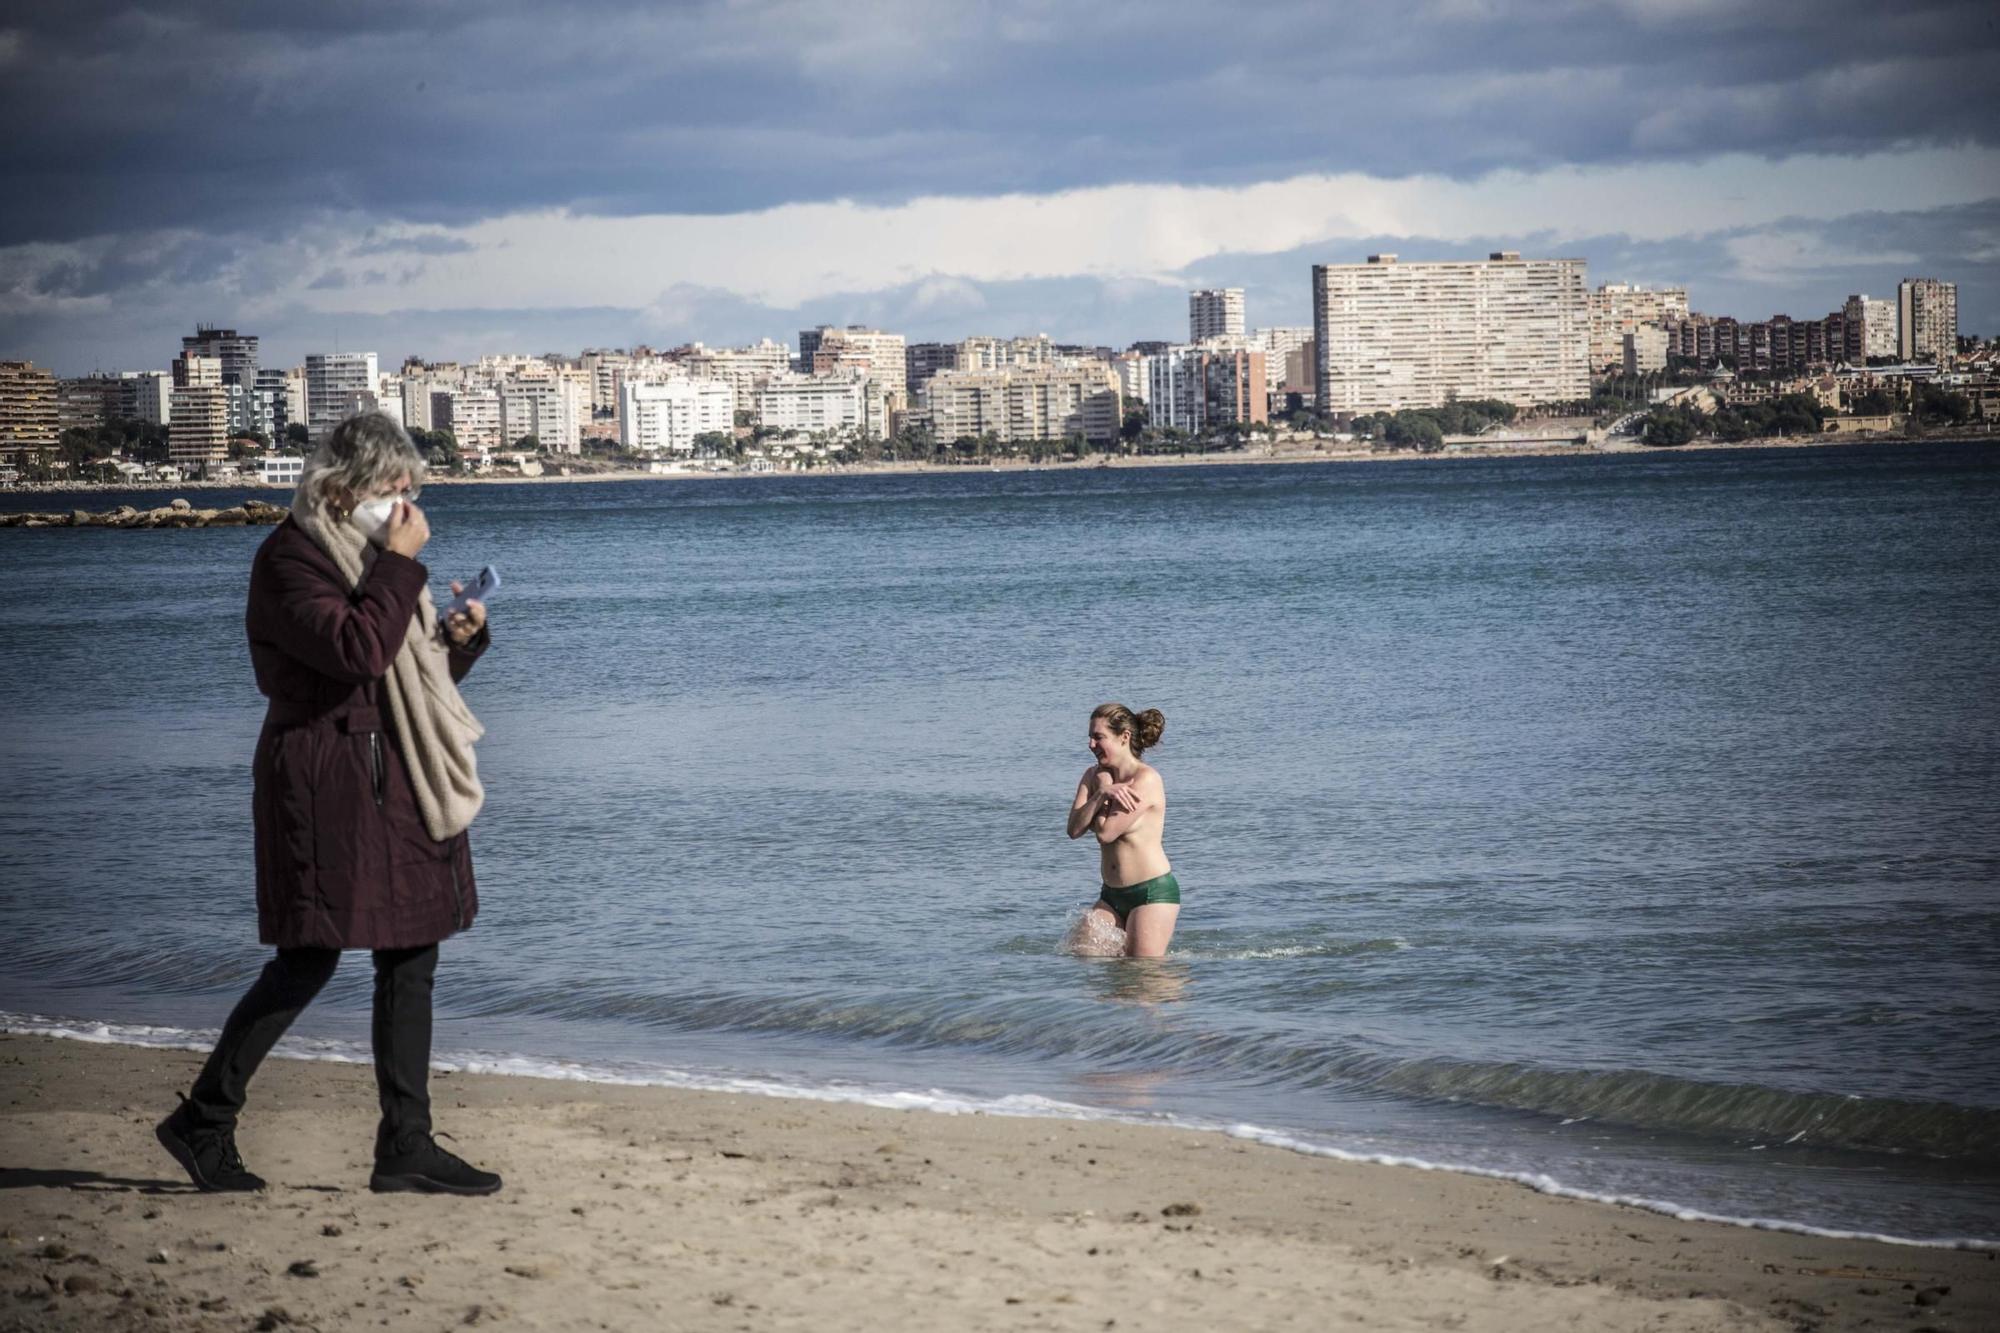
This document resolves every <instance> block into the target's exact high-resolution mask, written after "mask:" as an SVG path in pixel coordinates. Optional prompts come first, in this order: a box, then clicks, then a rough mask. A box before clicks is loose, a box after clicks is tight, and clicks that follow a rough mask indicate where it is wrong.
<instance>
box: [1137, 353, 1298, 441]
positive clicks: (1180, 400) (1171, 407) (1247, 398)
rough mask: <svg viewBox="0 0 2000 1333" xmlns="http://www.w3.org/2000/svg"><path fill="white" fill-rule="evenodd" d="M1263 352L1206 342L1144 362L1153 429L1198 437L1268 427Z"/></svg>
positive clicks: (1148, 414)
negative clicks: (1255, 425) (1226, 428)
mask: <svg viewBox="0 0 2000 1333" xmlns="http://www.w3.org/2000/svg"><path fill="white" fill-rule="evenodd" d="M1265 385H1266V377H1265V372H1264V352H1263V350H1262V349H1261V348H1257V347H1250V346H1230V345H1228V344H1227V343H1225V342H1221V341H1210V342H1208V343H1206V344H1203V345H1201V346H1198V347H1169V348H1168V349H1167V350H1165V351H1164V352H1161V353H1159V354H1157V355H1155V356H1149V357H1147V358H1146V413H1147V420H1148V421H1150V422H1151V423H1152V425H1153V426H1154V427H1155V428H1156V429H1160V430H1180V431H1186V432H1187V433H1188V434H1190V435H1200V434H1204V433H1206V432H1209V431H1214V430H1219V429H1221V428H1222V427H1224V426H1227V425H1230V424H1237V425H1249V424H1251V423H1253V422H1259V421H1269V420H1270V419H1271V412H1270V393H1269V391H1268V390H1267V388H1266V387H1265Z"/></svg>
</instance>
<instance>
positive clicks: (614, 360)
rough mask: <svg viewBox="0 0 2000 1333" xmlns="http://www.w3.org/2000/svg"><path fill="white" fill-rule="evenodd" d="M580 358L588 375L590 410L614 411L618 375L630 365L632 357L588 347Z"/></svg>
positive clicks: (616, 398) (615, 407)
mask: <svg viewBox="0 0 2000 1333" xmlns="http://www.w3.org/2000/svg"><path fill="white" fill-rule="evenodd" d="M581 360H582V362H583V369H584V371H585V373H587V374H588V375H589V376H590V407H591V411H592V412H616V411H617V410H618V376H619V373H620V372H621V371H624V370H626V369H627V368H629V367H630V366H631V364H632V358H631V357H630V356H629V355H627V354H626V353H624V352H609V351H604V350H601V349H590V350H586V351H585V352H584V354H583V356H582V358H581Z"/></svg>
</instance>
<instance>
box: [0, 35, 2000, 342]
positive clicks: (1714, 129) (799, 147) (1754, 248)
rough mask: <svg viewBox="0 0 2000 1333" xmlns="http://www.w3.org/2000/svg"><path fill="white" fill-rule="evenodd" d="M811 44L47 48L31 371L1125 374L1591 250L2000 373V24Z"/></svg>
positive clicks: (24, 335)
mask: <svg viewBox="0 0 2000 1333" xmlns="http://www.w3.org/2000/svg"><path fill="white" fill-rule="evenodd" d="M772 8H774V7H773V6H769V5H762V4H747V5H736V6H727V7H713V6H692V7H688V8H686V9H679V10H675V11H673V12H670V13H654V12H652V11H651V10H646V9H639V8H633V7H629V6H622V5H618V4H602V5H591V6H582V7H578V8H577V9H576V11H575V12H574V13H573V14H572V15H569V16H567V17H565V19H564V20H563V21H561V22H559V23H557V22H551V21H548V20H545V19H537V18H535V17H533V16H532V15H531V14H530V12H529V11H526V10H515V9H512V8H510V7H508V6H505V5H498V6H490V7H486V8H485V9H484V10H482V11H480V12H479V13H477V14H472V13H466V14H456V13H439V12H427V13H426V14H424V15H420V16H412V15H409V14H406V13H404V12H402V11H400V10H396V9H392V8H384V9H381V10H373V9H359V10H342V11H339V12H338V13H337V14H335V13H331V12H327V13H316V12H310V11H307V12H301V13H297V14H294V13H290V12H282V11H274V12H270V13H263V12H250V11H244V10H241V9H240V8H235V7H221V6H203V5H195V6H189V7H183V8H182V9H181V10H179V11H177V12H176V14H175V16H174V17H173V18H172V19H171V20H169V19H166V18H162V17H159V16H148V15H146V14H143V13H141V12H139V11H133V10H128V9H123V8H120V7H118V6H116V5H110V6H104V5H94V6H80V7H70V8H65V9H63V10H61V11H51V12H49V13H46V14H39V15H33V16H22V17H19V18H16V19H13V20H11V21H10V23H11V26H4V27H0V70H4V72H5V74H6V77H5V78H4V79H0V108H4V109H5V110H6V112H7V114H8V116H9V123H10V125H12V126H13V127H15V129H16V133H15V134H14V135H13V136H12V137H10V139H9V140H8V141H7V142H6V144H4V145H0V164H4V167H3V168H0V169H4V170H5V172H6V175H7V179H8V180H9V182H10V184H11V185H13V186H14V187H15V188H12V189H10V190H9V191H8V193H7V196H6V200H5V202H4V203H0V355H4V356H8V357H15V358H23V359H28V360H33V361H35V362H36V363H37V364H40V365H44V366H49V367H51V368H53V369H54V370H56V371H57V373H59V374H63V375H78V374H84V373H87V372H90V371H92V370H115V369H131V368H142V367H150V366H155V365H158V364H160V363H161V362H162V361H163V359H164V358H163V357H162V356H161V354H160V351H159V349H160V348H162V347H169V348H170V347H171V346H173V345H174V343H175V342H176V341H177V340H178V339H179V337H180V336H182V334H183V333H184V332H185V330H186V328H187V327H189V326H191V325H192V324H194V323H195V322H207V323H215V324H222V325H233V326H238V327H246V328H254V329H256V330H257V331H258V332H259V333H260V335H261V336H262V337H263V339H264V345H265V347H266V349H267V358H266V359H267V362H268V363H271V364H287V365H289V364H298V363H299V362H300V361H301V360H302V359H303V357H304V355H305V354H306V353H308V352H314V351H329V350H362V349H368V350H375V351H377V352H378V353H379V354H380V357H381V360H382V362H383V363H384V364H385V365H394V364H398V363H399V362H400V361H401V360H402V358H403V357H404V356H406V355H410V354H416V355H422V356H426V357H431V358H435V359H453V358H456V359H469V358H474V357H477V356H478V355H480V354H482V353H485V352H490V351H495V350H499V349H518V350H523V351H536V352H539V351H556V350H570V351H574V350H576V349H579V348H582V347H587V346H630V345H633V344H635V343H641V342H644V343H650V344H653V345H656V346H669V345H674V344H677V343H681V342H685V341H690V340H700V341H703V342H706V343H708V344H710V345H715V346H736V345H742V344H746V343H751V342H754V341H755V340H756V339H757V338H759V337H763V336H786V335H787V334H788V333H789V332H790V331H792V330H796V329H800V328H809V327H813V326H815V325H819V324H832V325H846V324H864V325H869V326H872V327H876V328H884V329H893V330H896V331H898V332H901V333H903V334H904V335H905V336H906V337H908V338H909V339H910V340H911V341H913V342H919V341H927V340H944V339H952V338H956V337H961V336H964V335H965V334H967V333H971V332H985V333H991V334H996V335H1000V336H1008V335H1010V334H1015V333H1024V332H1038V331H1039V332H1046V333H1048V334H1049V335H1051V336H1052V337H1053V338H1054V339H1055V340H1056V341H1058V342H1084V343H1102V344H1107V345H1113V346H1122V345H1125V344H1127V343H1130V342H1133V341H1137V340H1141V339H1149V338H1160V339H1167V338H1173V337H1176V336H1178V331H1179V330H1181V329H1184V328H1185V327H1186V321H1187V307H1186V300H1187V292H1188V291H1190V290H1193V289H1203V288H1242V289H1244V292H1245V305H1246V309H1247V318H1248V322H1249V323H1250V324H1251V325H1253V326H1271V325H1279V326H1297V325H1304V324H1308V323H1310V322H1311V288H1310V271H1311V268H1312V266H1313V265H1315V264H1342V263H1352V262H1357V261H1360V260H1361V259H1363V258H1364V257H1365V255H1367V254H1369V253H1374V252H1380V251H1389V252H1396V253H1399V254H1401V255H1402V256H1403V258H1404V259H1405V261H1408V262H1428V261H1441V260H1462V259H1465V258H1467V257H1471V256H1478V255H1482V254H1486V253H1488V252H1490V251H1499V250H1515V251H1519V252H1522V253H1524V254H1535V255H1551V254H1562V255H1577V256H1581V257H1583V258H1584V259H1585V260H1586V261H1587V263H1588V279H1589V282H1590V284H1591V285H1592V286H1596V285H1598V284H1601V283H1604V282H1626V283H1634V284H1641V285H1684V286H1686V287H1687V288H1688V289H1689V294H1690V300H1691V303H1692V304H1693V305H1694V306H1695V307H1697V308H1699V309H1702V310H1706V311H1711V312H1714V313H1718V314H1727V315H1731V316H1734V317H1736V318H1739V319H1746V320H1754V319H1764V318H1768V317H1769V316H1770V315H1771V314H1773V313H1778V312H1787V311H1789V312H1793V313H1798V314H1818V313H1821V312H1822V311H1823V310H1824V309H1825V308H1827V307H1828V305H1829V303H1837V302H1838V301H1839V300H1841V299H1842V298H1844V296H1845V295H1847V294H1849V293H1854V292H1868V293H1871V294H1880V293H1884V292H1889V293H1893V292H1894V290H1895V288H1896V285H1897V283H1898V282H1900V281H1901V280H1902V279H1904V278H1907V277H1911V276H1917V275H1932V274H1936V275H1942V276H1945V277H1948V278H1949V279H1951V280H1953V281H1955V282H1956V283H1957V284H1958V301H1959V306H1958V320H1959V327H1960V328H1961V329H1962V330H1963V331H1966V332H1969V333H1980V334H1989V335H1990V334H1992V333H1994V332H2000V246H1996V237H2000V147H1996V146H1995V144H1994V142H1993V137H1994V131H1993V130H1992V128H1991V126H1992V124H1993V123H1994V121H1993V117H1991V116H1990V115H1988V114H1986V112H1988V111H1990V109H1991V104H1992V100H1993V95H1992V93H1991V92H1990V91H1988V88H1989V81H1988V80H1986V79H1985V78H1984V75H1983V66H1984V64H1986V63H1988V62H1990V57H1991V54H1992V52H1993V51H1994V49H1995V48H1996V45H2000V34H1996V30H1995V27H1994V25H1993V23H1992V22H1991V20H1990V19H1988V18H1987V17H1986V15H1985V12H1984V10H1983V8H1980V7H1974V6H1970V5H1953V4H1938V5H1928V6H1919V7H1906V8H1903V9H1899V10H1898V11H1897V12H1895V13H1893V14H1888V13H1881V12H1877V11H1876V10H1874V9H1871V8H1869V7H1866V6H1859V5H1855V6H1838V5H1833V6H1828V5H1820V6H1811V7H1807V6H1802V5H1801V6H1789V5H1778V6H1765V7H1759V8H1758V9H1757V10H1756V11H1755V12H1751V11H1747V10H1744V9H1743V8H1742V7H1740V6H1737V7H1728V6H1723V5H1719V4H1709V3H1693V2H1682V3H1672V4H1658V5H1651V4H1638V3H1626V4H1604V5H1578V6H1568V7H1564V8H1563V10H1562V12H1561V14H1560V15H1556V14H1552V13H1550V12H1548V8H1547V7H1527V6H1514V5H1509V4H1504V3H1485V4H1480V5H1466V4H1462V3H1449V4H1437V5H1430V6H1419V7H1418V8H1416V9H1415V10H1413V11H1410V12H1408V13H1397V14H1393V15H1391V14H1386V13H1381V14H1378V13H1373V12H1370V11H1368V10H1366V9H1364V8H1354V7H1346V8H1343V7H1325V6H1293V5H1287V4H1282V3H1280V4H1274V5H1271V6H1264V7H1259V9H1258V10H1257V11H1256V12H1255V13H1253V14H1251V15H1247V16H1237V17H1234V18H1227V19H1225V18H1224V17H1223V16H1220V15H1215V14H1209V13H1206V12H1205V11H1199V10H1196V11H1191V12H1189V13H1187V14H1183V15H1176V14H1173V13H1169V12H1167V11H1168V10H1171V8H1172V7H1171V6H1167V7H1166V8H1165V9H1164V10H1163V9H1161V8H1159V7H1154V8H1151V9H1149V10H1148V11H1147V13H1146V18H1147V21H1146V22H1144V23H1135V22H1133V19H1134V18H1135V17H1136V16H1135V15H1132V14H1127V13H1122V12H1120V11H1118V8H1117V6H1115V5H1113V6H1104V7H1096V8H1093V9H1091V10H1078V11H1076V12H1074V13H1059V12H1057V11H1055V10H1053V9H1041V10H1036V9H1023V10H1021V11H1019V12H1009V13H1005V14H997V13H990V12H983V11H982V12H970V11H968V12H965V13H957V12H934V11H933V10H932V9H929V8H925V7H903V6H895V5H890V6H881V5H876V6H849V7H846V8H834V7H824V6H809V5H807V6H799V5H792V6H776V7H775V8H777V9H779V10H781V11H782V12H778V13H771V12H766V11H767V10H770V9H772ZM1169 33H1171V34H1173V36H1172V37H1171V38H1170V37H1169V36H1168V35H1167V34H1169ZM669 57H671V58H669ZM107 68H118V69H120V70H122V71H124V72H125V74H126V75H127V77H123V78H121V79H116V80H109V81H107V80H103V79H101V78H96V77H94V75H93V71H103V70H105V69H107ZM197 70H199V71H200V73H199V75H198V76H197V74H196V73H195V72H194V71H197ZM669 75H671V77H669ZM84 85H88V86H92V87H95V88H97V89H98V90H99V91H98V93H97V94H94V96H93V101H92V106H91V110H90V111H89V113H88V114H85V113H84V112H83V111H81V110H80V109H79V103H78V102H77V100H76V98H75V96H74V95H73V89H74V88H75V87H77V86H84ZM65 90H71V91H65ZM1169 111H1171V113H1172V114H1168V112H1169ZM225 124H226V125H228V126H229V127H230V132H229V133H227V134H218V133H216V132H215V130H216V127H217V126H219V125H225Z"/></svg>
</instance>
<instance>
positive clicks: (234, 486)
mask: <svg viewBox="0 0 2000 1333" xmlns="http://www.w3.org/2000/svg"><path fill="white" fill-rule="evenodd" d="M1994 438H1995V433H1994V432H1993V431H1991V430H1988V429H1984V428H1982V429H1980V430H1977V431H1969V432H1949V433H1947V432H1939V433H1935V434H1928V435H1856V434H1828V435H1791V436H1768V437H1764V438H1761V439H1754V440H1737V441H1733V442H1725V441H1720V440H1707V441H1699V442H1695V441H1690V442H1689V443H1687V444H1680V445H1648V444H1641V443H1639V442H1638V441H1636V440H1632V441H1629V442H1624V441H1621V442H1620V443H1618V444H1616V445H1612V446H1608V447H1607V446H1605V445H1594V444H1568V445H1540V444H1537V445H1521V446H1512V445H1464V446H1457V447H1448V448H1446V449H1445V450H1444V451H1443V452H1440V453H1431V454H1426V453H1419V452H1418V451H1416V450H1414V449H1383V450H1375V449H1304V450H1283V451H1281V450H1279V449H1276V448H1260V449H1257V450H1230V451H1221V450H1218V451H1216V452H1213V453H1207V454H1099V455H1093V456H1092V457H1090V458H1088V459H1084V460H1078V461H1076V462H1039V463H1037V462H1030V461H1029V460H1027V459H1013V458H1010V459H999V460H995V461H992V462H989V463H855V464H844V465H828V466H825V467H814V468H801V469H782V468H775V469H773V470H771V471H769V472H751V471H748V470H747V469H741V468H738V469H734V470H730V471H726V472H725V471H709V470H706V469H689V470H688V471H684V472H646V471H639V470H636V469H622V470H617V471H611V472H596V473H587V474H572V475H569V476H556V475H544V476H540V477H523V476H520V475H518V474H509V475H491V476H464V477H461V476H445V475H438V476H430V477H426V478H425V479H424V485H425V486H467V485H499V486H538V485H558V486H560V485H572V484H576V483H583V482H640V481H655V482H657V481H737V480H753V481H763V480H770V479H785V478H789V479H800V478H822V477H866V476H950V475H953V474H957V473H993V472H1007V473H1027V472H1094V471H1097V470H1099V469H1114V468H1162V467H1165V468H1172V467H1190V468H1199V467H1217V466H1232V465H1246V464H1247V465H1257V466H1262V465H1268V464H1288V463H1413V462H1455V461H1458V460H1461V459H1469V458H1610V457H1631V456H1635V455H1653V456H1658V457H1671V456H1673V455H1677V454H1679V455H1685V454H1708V453H1725V452H1726V453H1736V452H1755V451H1759V450H1772V449H1812V448H1820V447H1834V448H1840V447H1847V446H1852V445H1869V444H1888V445H1914V444H1955V443H1978V442H1981V441H1988V440H1992V439H1994ZM290 489H291V488H290V487H287V486H279V485H266V484H264V483H262V482H257V481H247V482H246V481H178V482H167V481H116V482H96V481H92V482H70V483H63V484H61V485H50V484H45V483H40V482H27V483H21V484H17V485H15V486H11V487H7V488H4V489H0V495H9V494H13V495H69V494H91V493H95V492H100V491H155V490H157V491H173V490H232V491H233V490H243V491H271V492H273V493H277V494H285V493H288V492H289V491H290Z"/></svg>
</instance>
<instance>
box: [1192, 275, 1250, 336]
mask: <svg viewBox="0 0 2000 1333" xmlns="http://www.w3.org/2000/svg"><path fill="white" fill-rule="evenodd" d="M1242 336H1243V289H1242V288H1241V287H1211V288H1206V289H1204V290H1202V291H1198V292H1189V293H1188V341H1189V342H1191V343H1198V342H1205V341H1207V340H1208V339H1210V338H1241V337H1242Z"/></svg>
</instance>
